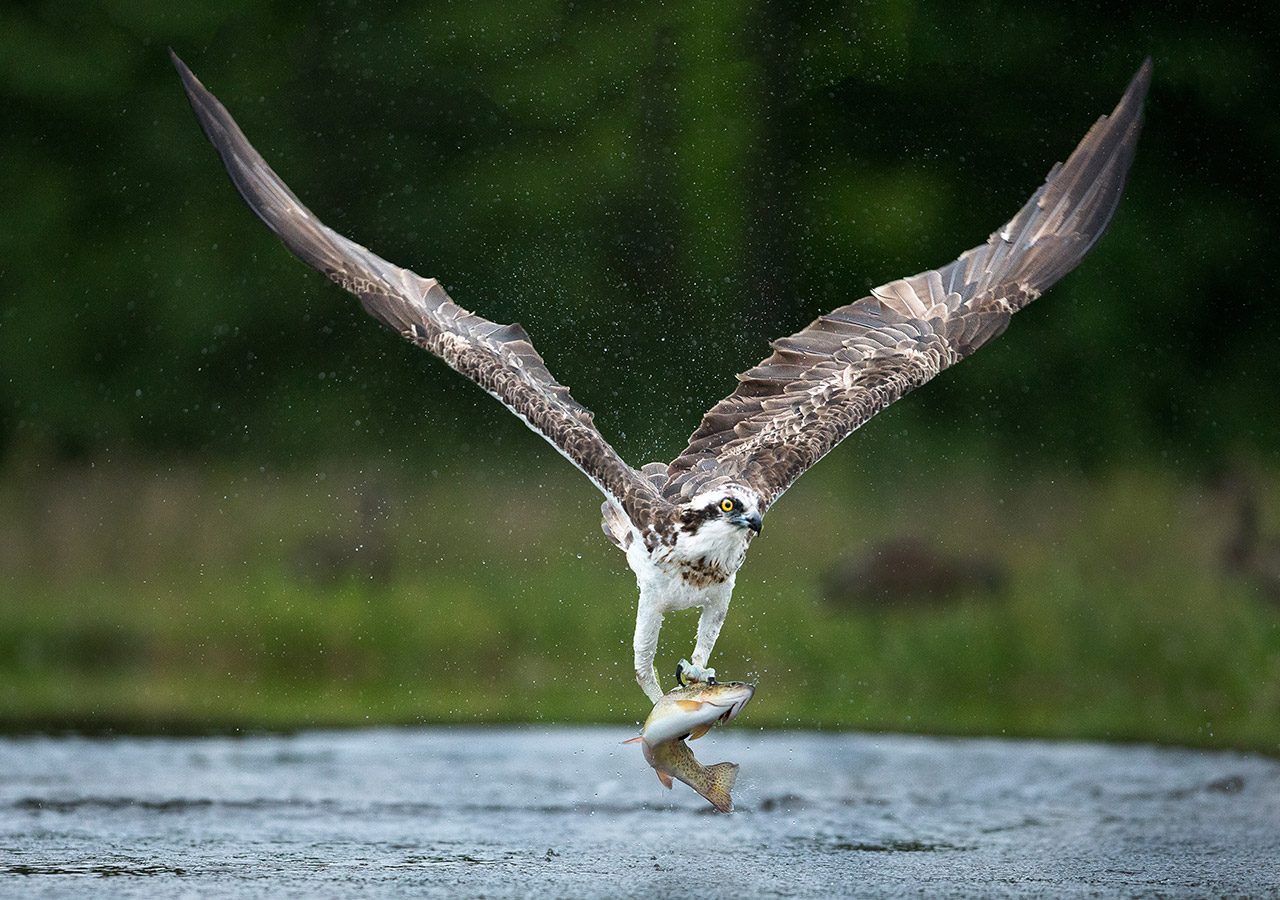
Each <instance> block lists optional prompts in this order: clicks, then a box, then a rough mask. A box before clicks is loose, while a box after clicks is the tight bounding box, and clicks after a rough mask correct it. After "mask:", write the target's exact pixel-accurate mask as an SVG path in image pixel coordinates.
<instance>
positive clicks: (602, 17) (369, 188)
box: [0, 0, 1280, 466]
mask: <svg viewBox="0 0 1280 900" xmlns="http://www.w3.org/2000/svg"><path fill="white" fill-rule="evenodd" d="M73 9H74V10H75V12H74V13H73V12H72V10H73ZM1263 16H1267V17H1269V18H1271V19H1274V12H1273V11H1271V12H1267V13H1262V12H1260V11H1259V12H1256V13H1253V14H1251V15H1237V14H1235V13H1231V12H1229V11H1225V10H1223V11H1221V12H1209V11H1206V10H1205V9H1203V8H1201V7H1199V6H1197V5H1188V6H1187V7H1186V8H1185V9H1184V10H1182V11H1179V10H1178V9H1176V8H1174V7H1170V6H1169V5H1168V4H1148V5H1146V6H1137V7H1128V8H1126V9H1125V11H1123V12H1112V13H1108V14H1106V15H1103V14H1100V13H1099V11H1097V10H1095V11H1093V12H1092V13H1090V14H1089V15H1083V14H1081V13H1080V12H1079V11H1078V10H1072V9H1069V8H1063V9H1061V10H1053V9H1049V8H1046V7H1041V6H1032V5H1017V6H999V5H994V6H993V5H988V6H985V7H980V8H976V9H975V8H974V7H973V6H972V5H971V4H957V3H923V4H913V3H903V2H881V3H856V2H855V3H830V2H814V3H810V4H807V5H806V4H786V3H781V2H759V3H754V4H752V3H742V2H736V3H723V4H710V5H708V4H699V5H687V6H685V7H680V8H673V7H669V6H667V7H665V8H664V5H662V4H631V5H619V4H600V3H550V2H525V3H520V4H511V3H507V2H495V0H468V2H465V3H443V2H436V3H430V2H428V3H407V4H398V5H390V4H389V5H381V6H377V7H368V6H364V7H354V6H351V5H348V4H327V5H306V4H304V5H298V4H291V3H283V2H274V3H254V4H248V3H243V2H239V3H223V4H215V5H207V4H206V5H203V6H198V5H197V6H193V5H189V4H188V5H178V6H174V5H165V4H154V3H132V2H131V3H119V2H105V3H100V4H94V5H92V6H86V7H85V8H83V9H81V8H79V5H78V4H67V3H64V2H54V0H49V2H44V3H35V4H19V5H10V6H7V7H5V9H4V10H3V11H0V113H2V114H3V118H4V121H5V122H6V128H5V129H4V132H3V134H0V154H2V156H3V159H4V160H5V165H4V166H3V167H2V169H0V190H2V192H3V196H5V197H6V198H7V201H8V209H9V214H8V215H6V216H4V217H3V218H2V219H0V288H2V289H3V294H4V296H5V299H4V301H3V312H2V313H0V450H3V448H4V447H6V446H8V447H11V448H12V447H15V446H16V447H28V448H30V447H34V448H37V450H38V451H39V452H47V451H54V452H57V453H60V454H61V455H63V456H64V457H71V458H83V457H85V456H86V455H87V456H92V455H94V454H98V453H102V452H104V451H120V450H123V449H128V448H133V450H134V451H135V452H156V451H165V452H175V451H177V452H185V453H199V454H216V455H218V456H222V457H227V456H241V457H244V458H246V459H248V460H250V461H259V460H262V459H263V458H270V459H272V460H274V461H276V462H300V461H303V460H305V459H308V458H315V456H316V454H317V453H318V452H319V453H320V454H321V455H323V456H329V455H332V454H335V453H344V452H347V453H352V454H357V453H367V452H371V451H374V452H376V451H382V450H385V449H388V448H389V449H390V450H391V451H392V452H394V453H396V454H398V455H401V456H403V457H406V458H412V459H424V458H429V457H430V456H431V454H432V452H433V450H435V449H436V444H435V443H434V442H433V440H431V439H430V438H429V437H428V438H427V439H424V432H425V431H428V430H433V431H434V432H436V433H437V434H441V433H443V434H442V437H443V438H444V439H446V440H447V439H450V438H454V439H458V438H461V437H462V436H465V435H468V434H469V433H470V432H471V430H472V423H473V421H474V414H473V413H472V412H471V411H470V410H471V408H472V407H473V405H480V406H484V405H485V401H484V398H483V397H481V395H479V394H477V393H476V392H474V390H473V389H471V388H470V387H469V386H467V385H464V384H461V383H459V381H458V379H456V378H455V377H454V376H452V375H451V373H448V372H447V371H446V370H444V369H443V367H441V366H439V365H436V364H433V363H432V362H431V361H429V360H427V359H424V358H422V356H421V354H420V353H418V352H416V351H414V350H413V349H412V348H410V347H408V346H402V344H401V343H400V342H399V341H398V340H397V339H396V338H395V337H394V336H393V335H389V334H383V333H381V332H380V331H379V330H378V329H376V328H375V327H374V326H373V325H371V324H370V323H369V322H368V321H366V320H365V318H364V317H363V315H362V314H361V313H360V312H359V311H358V310H357V308H356V306H355V304H354V303H353V301H352V300H351V298H350V297H348V296H347V295H345V294H343V293H342V292H341V291H339V290H338V289H337V288H335V287H333V286H331V285H329V284H327V283H326V282H325V281H324V280H323V279H322V278H320V277H319V276H317V275H314V274H312V273H309V272H307V271H306V270H305V269H303V268H302V267H301V266H300V265H299V264H297V263H296V262H294V261H293V260H291V259H289V258H288V257H287V255H286V254H285V253H284V251H283V250H282V249H281V248H280V247H279V246H278V244H277V242H276V241H275V240H274V239H273V238H272V237H271V235H270V234H268V233H267V232H266V231H265V229H263V228H262V227H261V226H260V225H259V224H258V223H257V222H255V221H254V220H253V218H252V216H251V215H250V214H249V213H248V211H247V210H246V209H245V208H244V206H243V204H242V203H241V202H240V200H239V199H238V198H237V197H236V196H235V193H234V191H233V190H232V189H231V187H230V185H229V184H228V183H227V180H226V178H225V177H224V176H223V173H222V172H221V170H220V167H219V165H218V163H217V160H216V158H215V156H214V154H213V152H212V150H211V149H210V148H209V147H208V146H207V144H206V143H205V141H204V138H203V136H202V135H201V134H200V133H199V129H198V128H197V126H196V124H195V122H194V120H193V118H192V116H191V115H190V112H189V110H188V109H187V108H186V104H185V101H184V99H183V97H182V95H181V92H180V90H179V86H178V82H177V79H176V78H175V76H174V73H173V72H172V70H171V69H170V67H169V66H168V63H167V60H166V58H165V54H164V47H165V45H166V44H169V45H173V46H174V47H175V48H176V49H177V50H178V51H179V52H180V53H182V54H183V55H184V56H185V57H186V59H187V60H188V62H189V63H190V64H191V65H192V66H193V68H194V69H195V71H196V72H197V74H199V75H200V76H201V77H202V78H203V79H204V80H205V81H206V83H207V84H209V85H210V86H211V87H212V89H213V90H214V91H215V92H216V93H217V94H218V95H219V96H220V97H221V98H222V99H223V100H224V101H225V102H226V103H227V104H228V106H229V107H230V109H231V110H232V112H233V113H234V114H236V115H237V116H238V117H239V118H240V120H241V123H242V124H243V125H244V127H245V129H246V130H247V132H248V134H249V135H250V137H251V138H252V139H253V140H255V142H257V144H258V145H259V147H260V148H261V149H262V150H263V152H264V153H265V155H266V156H267V157H268V159H269V160H271V161H273V162H274V163H275V164H276V165H277V167H278V168H279V170H280V171H281V172H282V174H283V175H284V176H285V178H286V179H287V180H288V181H289V182H290V183H291V184H292V186H293V187H294V188H295V190H296V191H297V192H298V193H299V194H300V195H301V196H302V197H303V198H304V200H306V201H307V202H308V203H310V205H311V206H312V207H313V208H314V209H315V210H316V211H317V212H318V213H319V214H321V215H322V216H323V217H324V218H325V219H326V220H328V221H329V222H330V223H331V224H333V225H334V226H335V227H337V228H338V229H339V230H341V231H343V232H344V233H348V234H351V235H353V236H354V237H355V238H356V239H358V240H359V241H361V242H362V243H366V244H368V245H369V246H371V247H373V248H375V249H376V250H377V251H379V252H381V253H382V254H383V255H385V256H387V257H388V258H390V259H392V260H395V261H398V262H402V263H404V264H406V265H410V266H413V267H415V268H417V269H418V270H419V271H420V272H423V273H425V274H432V275H437V276H439V277H440V278H442V279H443V280H444V281H445V282H446V284H448V285H449V286H450V289H451V290H452V291H453V293H454V294H455V297H456V299H458V300H459V302H461V303H462V304H463V305H466V306H469V307H472V308H477V309H480V310H482V311H483V312H485V313H486V314H488V315H489V316H490V317H491V318H495V319H497V320H499V321H514V320H520V321H522V322H523V323H524V324H525V325H526V326H528V327H529V329H530V331H531V332H532V333H533V334H534V336H535V338H536V339H537V341H538V344H539V346H540V348H541V349H542V351H543V353H544V355H545V356H546V357H547V358H548V360H549V361H550V363H551V365H552V368H553V370H554V371H555V372H556V373H557V374H558V375H559V376H560V378H561V379H562V380H563V381H564V382H565V383H568V384H571V385H573V386H574V387H575V391H576V393H577V395H578V396H579V398H580V399H581V400H582V401H583V402H585V403H586V404H587V405H588V406H591V407H593V408H595V409H597V410H598V412H599V418H600V421H601V423H602V426H603V427H604V429H605V430H606V432H607V435H608V436H609V437H610V438H611V439H614V440H615V441H616V443H617V444H618V445H619V448H620V449H621V450H622V451H623V452H624V454H626V455H627V456H628V457H629V458H634V459H635V460H636V461H637V462H642V461H644V460H645V459H649V458H663V459H666V458H670V457H671V456H673V455H674V454H675V452H676V451H677V450H678V449H679V447H680V445H681V441H682V439H683V438H684V437H685V436H686V435H687V434H688V433H689V431H690V430H692V427H693V425H694V424H695V423H696V421H697V418H698V416H699V415H700V414H701V412H702V411H703V410H704V409H706V408H707V407H708V406H709V405H710V404H711V403H713V402H714V401H715V400H717V399H718V398H719V397H721V396H723V395H724V394H725V393H727V392H728V390H729V389H730V387H731V386H732V382H731V379H730V376H731V374H732V373H733V372H735V371H740V370H742V369H745V368H747V367H748V366H749V365H751V364H752V363H754V362H755V361H756V360H757V359H759V358H760V357H761V356H762V355H763V354H764V352H765V342H766V341H767V340H768V339H771V338H773V337H776V336H778V335H781V334H785V333H789V332H791V331H794V330H796V329H797V328H799V327H801V326H802V325H803V324H804V323H806V322H807V321H809V320H810V319H811V318H812V317H813V316H814V315H816V314H817V313H819V312H822V311H824V310H826V309H829V308H831V307H832V306H835V305H837V304H839V303H843V302H847V301H848V300H850V299H853V298H854V297H856V296H858V295H861V294H862V293H864V292H865V291H866V290H867V289H868V288H869V287H871V286H873V285H875V284H879V283H882V282H884V281H887V280H889V279H891V278H893V277H898V276H901V275H906V274H909V273H912V272H915V271H919V270H921V269H923V268H927V267H930V266H934V265H938V264H941V263H943V262H945V261H947V260H950V259H952V258H953V257H954V256H955V255H956V254H957V252H958V251H960V250H962V249H964V248H966V247H969V246H972V245H974V244H976V243H978V242H980V241H981V240H982V239H984V238H985V236H986V235H987V233H988V232H989V231H990V230H992V229H993V228H995V227H996V226H998V225H999V223H1001V222H1002V221H1004V219H1005V218H1007V217H1008V216H1009V215H1010V214H1011V213H1012V212H1013V211H1014V210H1015V209H1016V208H1017V207H1018V205H1019V204H1020V203H1021V202H1022V201H1023V200H1024V199H1025V197H1026V196H1027V195H1028V194H1029V193H1030V192H1031V190H1032V189H1033V188H1034V187H1035V186H1036V185H1037V184H1038V183H1039V181H1040V179H1041V178H1042V177H1043V174H1044V173H1045V172H1046V171H1047V170H1048V168H1049V166H1050V164H1051V163H1052V162H1053V161H1055V160H1057V159H1061V158H1062V157H1063V155H1064V154H1065V153H1067V152H1068V151H1069V150H1070V149H1071V147H1072V146H1073V145H1074V143H1075V142H1076V141H1077V140H1078V139H1079V138H1080V137H1081V135H1082V134H1083V133H1084V131H1085V129H1086V128H1087V126H1088V125H1089V123H1090V122H1092V121H1093V119H1094V118H1095V117H1096V116H1097V115H1099V114H1101V113H1103V112H1106V111H1108V110H1109V109H1110V108H1111V106H1112V104H1113V103H1114V102H1115V100H1116V99H1117V98H1118V97H1119V95H1120V92H1121V90H1122V89H1123V87H1124V85H1125V82H1126V80H1127V78H1128V77H1129V75H1130V74H1131V73H1132V72H1133V70H1134V69H1135V68H1136V67H1137V65H1138V63H1139V62H1140V61H1141V59H1142V57H1143V56H1144V55H1146V54H1152V55H1153V56H1154V57H1155V60H1156V73H1157V74H1156V81H1155V85H1154V88H1153V91H1152V96H1151V100H1150V106H1149V123H1148V127H1147V132H1146V134H1145V136H1144V139H1143V143H1142V147H1141V151H1140V154H1139V158H1138V161H1137V164H1136V167H1135V171H1134V177H1133V181H1132V184H1131V186H1130V190H1129V192H1128V196H1127V197H1126V198H1125V201H1124V204H1123V206H1122V208H1121V211H1120V214H1119V216H1118V218H1117V220H1116V222H1115V224H1114V226H1113V228H1112V229H1111V232H1110V233H1109V234H1108V235H1107V237H1106V239H1105V240H1104V241H1102V243H1101V245H1100V246H1099V248H1098V249H1097V251H1096V252H1095V254H1094V255H1093V257H1092V258H1091V260H1089V261H1088V262H1087V263H1086V264H1085V265H1084V266H1083V267H1082V268H1081V269H1080V270H1079V271H1078V272H1077V273H1075V274H1073V275H1072V276H1071V277H1070V278H1069V279H1068V280H1067V281H1066V283H1064V285H1063V286H1062V287H1061V288H1060V289H1058V290H1055V291H1054V292H1053V293H1052V294H1051V295H1050V297H1049V298H1047V299H1046V300H1045V301H1044V302H1042V303H1039V304H1036V306H1035V307H1034V308H1032V309H1031V310H1029V311H1027V312H1026V313H1025V314H1023V315H1022V316H1020V317H1019V321H1018V322H1017V323H1016V324H1015V325H1014V329H1013V333H1012V334H1011V335H1010V336H1009V337H1006V338H1005V339H1003V340H1002V341H1000V342H999V344H998V345H997V346H994V347H992V348H990V349H988V350H985V351H984V352H983V354H982V357H981V359H980V360H978V361H975V362H973V363H969V364H966V365H965V366H964V367H962V368H961V370H958V371H957V372H956V373H952V374H949V375H948V376H947V377H946V378H944V379H941V380H940V381H939V383H938V384H936V385H932V386H930V388H929V390H928V392H927V393H924V394H922V395H921V397H919V398H915V399H913V400H912V401H910V403H909V406H908V409H907V411H906V412H905V413H904V414H903V415H902V416H901V418H900V419H899V421H900V422H901V423H902V424H903V426H904V427H903V428H902V429H901V430H900V431H899V432H897V433H896V435H897V436H896V437H894V438H893V439H891V441H890V443H891V444H892V445H893V446H891V448H890V449H891V450H892V449H900V448H901V447H902V446H905V445H907V444H909V443H911V442H917V441H921V440H926V439H927V440H929V441H940V442H941V443H942V446H943V448H944V449H949V450H958V449H960V448H961V447H962V446H963V442H966V441H968V442H972V441H973V440H974V439H975V438H981V439H982V440H983V441H984V442H986V443H995V444H996V445H998V446H999V447H1001V448H1002V449H1003V452H1006V453H1015V454H1030V455H1032V456H1035V457H1039V458H1042V459H1047V460H1051V461H1057V460H1062V459H1070V460H1074V461H1076V462H1077V463H1082V464H1085V465H1089V466H1107V465H1113V464H1116V463H1117V462H1120V461H1122V460H1125V459H1129V458H1131V457H1132V456H1133V455H1135V454H1138V455H1142V456H1146V457H1152V458H1159V459H1162V460H1163V459H1166V458H1167V459H1170V460H1172V461H1173V462H1175V463H1179V464H1187V463H1190V464H1192V465H1199V464H1202V463H1204V462H1205V461H1207V460H1212V459H1213V458H1215V457H1216V456H1217V455H1219V454H1221V453H1222V452H1223V451H1231V450H1235V449H1237V448H1239V447H1240V446H1262V447H1266V448H1268V449H1269V450H1271V451H1274V449H1275V448H1276V446H1277V427H1278V426H1277V418H1276V417H1275V416H1274V415H1264V414H1263V412H1264V410H1263V405H1264V404H1267V405H1268V409H1267V410H1266V412H1271V411H1272V410H1271V408H1270V407H1271V405H1273V404H1272V403H1271V400H1272V396H1273V394H1274V391H1273V389H1272V387H1273V386H1274V384H1275V383H1276V382H1277V380H1278V378H1280V357H1278V356H1277V355H1276V354H1274V353H1272V352H1270V351H1271V344H1272V343H1273V336H1274V335H1275V333H1276V329H1277V325H1278V324H1280V318H1278V317H1280V312H1277V305H1276V304H1274V303H1268V302H1263V301H1261V300H1260V299H1259V297H1260V295H1259V293H1258V291H1259V290H1260V288H1261V286H1263V285H1266V284H1268V283H1270V281H1271V280H1272V277H1271V273H1270V271H1269V259H1268V257H1267V255H1266V254H1265V252H1264V251H1265V248H1266V247H1268V246H1270V245H1271V244H1272V243H1273V241H1274V239H1275V237H1276V235H1275V219H1274V216H1272V215H1271V214H1270V212H1269V210H1268V209H1267V208H1266V207H1265V206H1264V204H1262V203H1261V202H1259V198H1262V197H1270V196H1274V195H1275V194H1276V193H1277V189H1278V188H1280V185H1277V183H1276V175H1275V168H1274V166H1271V165H1270V164H1269V162H1270V160H1272V159H1274V158H1275V156H1276V153H1277V150H1278V149H1280V148H1278V146H1277V141H1278V140H1280V132H1277V131H1276V129H1275V128H1274V127H1273V125H1272V124H1271V123H1272V121H1273V117H1272V116H1271V110H1272V108H1273V105H1274V104H1273V103H1272V102H1271V99H1272V95H1271V91H1270V88H1271V86H1272V84H1273V82H1274V78H1272V77H1270V76H1269V75H1268V72H1270V71H1271V68H1272V64H1271V61H1270V55H1269V49H1270V47H1269V44H1270V39H1269V35H1270V34H1272V33H1274V30H1275V29H1274V25H1275V24H1276V23H1275V22H1274V21H1272V22H1271V23H1269V24H1268V23H1266V22H1263V21H1261V19H1262V17H1263ZM1272 74H1274V73H1272ZM602 369H603V370H607V371H608V372H609V377H608V378H601V377H600V372H601V371H602ZM1015 384H1016V387H1012V386H1011V385H1015ZM494 418H495V419H496V418H497V416H494ZM503 427H505V426H503ZM873 427H876V426H873ZM940 432H946V433H945V434H940ZM952 435H955V436H956V439H958V440H960V441H961V442H962V443H960V444H954V445H948V443H947V442H948V441H950V440H952Z"/></svg>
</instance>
